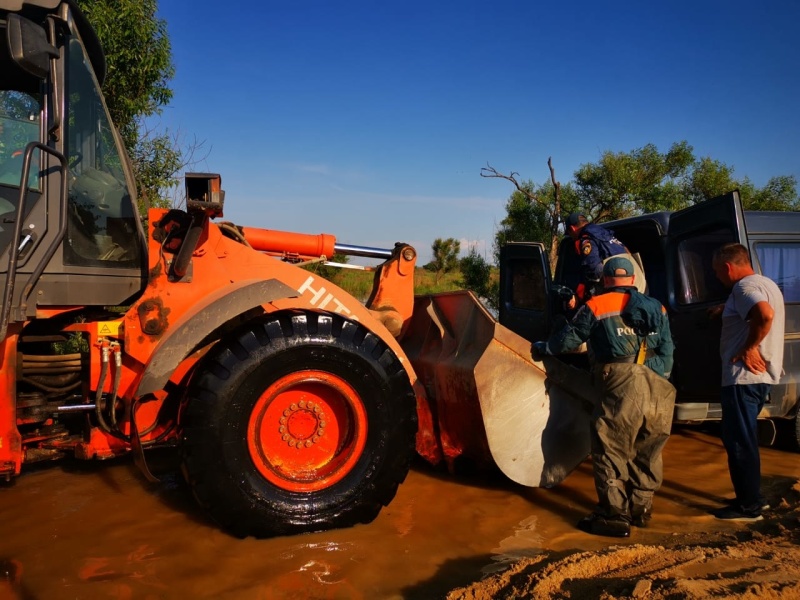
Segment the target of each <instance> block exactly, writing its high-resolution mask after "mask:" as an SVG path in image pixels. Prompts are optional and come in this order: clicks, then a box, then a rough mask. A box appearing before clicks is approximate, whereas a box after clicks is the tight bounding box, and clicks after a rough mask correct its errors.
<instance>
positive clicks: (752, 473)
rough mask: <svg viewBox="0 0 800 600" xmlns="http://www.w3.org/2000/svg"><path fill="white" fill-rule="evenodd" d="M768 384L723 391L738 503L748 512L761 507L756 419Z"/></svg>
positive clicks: (724, 433)
mask: <svg viewBox="0 0 800 600" xmlns="http://www.w3.org/2000/svg"><path fill="white" fill-rule="evenodd" d="M769 390H770V385H769V384H768V383H754V384H750V385H727V386H724V387H723V388H722V392H721V400H722V443H723V445H724V446H725V451H726V452H727V453H728V470H729V471H730V474H731V481H732V482H733V490H734V492H736V503H737V504H738V505H740V506H741V508H743V509H744V510H758V509H760V508H761V457H760V455H759V452H758V431H757V426H756V417H757V416H758V413H760V412H761V409H762V408H763V407H764V402H765V401H766V399H767V395H768V394H769Z"/></svg>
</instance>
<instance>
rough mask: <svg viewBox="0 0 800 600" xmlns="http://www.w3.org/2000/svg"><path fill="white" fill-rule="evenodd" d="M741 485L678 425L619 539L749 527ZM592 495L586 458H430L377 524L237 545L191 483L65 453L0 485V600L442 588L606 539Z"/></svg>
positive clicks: (795, 461)
mask: <svg viewBox="0 0 800 600" xmlns="http://www.w3.org/2000/svg"><path fill="white" fill-rule="evenodd" d="M762 461H763V474H764V482H765V492H766V494H767V496H768V497H769V494H770V490H771V489H775V488H776V486H779V485H783V484H784V483H785V481H787V480H789V479H792V480H796V479H798V478H800V459H799V457H798V455H797V454H794V453H790V452H785V451H781V450H775V449H762ZM730 493H731V490H730V483H729V481H728V475H727V468H726V460H725V453H724V450H723V449H722V446H721V444H720V442H719V440H718V439H717V438H716V437H714V436H712V435H709V434H706V433H702V432H699V431H696V430H692V429H682V430H678V431H676V432H675V434H674V435H673V436H672V438H671V440H670V442H669V443H668V445H667V448H666V451H665V482H664V487H663V488H662V490H661V492H660V493H659V494H658V495H657V496H656V501H655V506H654V512H655V516H654V519H653V521H652V526H651V527H650V528H648V529H647V530H636V531H635V532H634V534H633V535H632V536H631V538H630V539H629V540H622V541H621V542H620V541H616V540H614V541H613V543H614V544H616V545H618V546H625V545H626V544H658V543H661V542H663V541H664V540H669V539H670V538H671V537H672V536H676V535H683V534H686V533H702V532H709V533H713V532H719V531H724V530H730V529H731V528H735V529H740V528H741V527H742V526H741V525H731V524H729V523H723V522H720V521H716V520H715V519H714V518H713V517H711V516H710V514H709V513H708V511H709V510H711V509H713V508H716V507H718V506H719V505H720V503H721V501H722V500H723V499H724V498H726V497H728V496H730ZM594 502H595V496H594V488H593V482H592V474H591V465H590V464H589V462H588V461H587V462H584V463H583V464H581V465H580V466H579V468H578V469H577V470H576V471H575V472H574V473H572V474H571V475H570V476H569V477H568V478H567V479H566V480H565V481H564V482H563V483H562V484H560V485H559V486H557V487H556V488H553V489H549V490H545V489H527V488H522V487H521V486H518V485H516V484H513V483H511V482H509V481H508V480H505V479H504V478H502V477H501V476H495V477H480V478H479V477H474V476H473V477H465V476H462V477H453V476H449V475H446V474H441V473H436V472H433V471H432V470H430V469H428V468H426V467H425V466H424V465H419V466H417V467H415V468H414V469H412V471H411V473H409V476H408V478H407V480H406V482H405V483H404V484H403V485H402V486H401V487H400V490H399V492H398V494H397V497H396V498H395V500H394V501H393V502H392V504H391V505H390V506H389V507H388V508H385V509H384V510H383V511H382V512H381V514H380V516H379V517H378V518H377V519H376V520H375V521H374V522H373V523H371V524H369V525H362V526H358V527H354V528H351V529H347V530H339V531H332V532H325V533H316V534H308V535H303V536H295V537H284V538H276V539H269V540H255V539H245V540H238V539H235V538H232V537H230V536H228V535H226V534H224V533H222V532H221V531H219V530H217V529H216V528H215V527H214V526H213V525H212V524H210V523H209V522H207V521H206V520H205V518H204V517H203V515H202V514H200V513H199V512H198V510H197V509H196V508H195V506H194V503H193V500H192V499H191V498H190V497H189V495H188V493H187V491H186V489H185V488H184V487H183V485H182V484H180V482H179V480H178V479H177V478H174V479H172V480H171V483H167V484H162V485H157V486H151V485H149V484H147V483H146V482H145V481H144V480H143V479H142V478H141V477H140V476H139V474H138V472H137V471H136V469H135V467H134V466H133V464H132V463H131V462H129V461H119V462H114V463H105V464H95V463H92V464H83V463H75V462H64V463H59V464H56V465H53V466H51V467H50V468H47V469H37V470H35V471H31V472H27V473H23V475H22V476H21V477H20V478H18V479H17V480H16V481H15V482H14V483H13V484H11V485H9V486H3V487H1V488H0V520H1V521H2V523H3V525H2V535H1V536H0V598H5V597H11V598H24V599H30V598H79V599H82V598H86V599H102V598H113V599H120V600H121V599H128V598H134V599H135V598H186V597H193V598H211V597H213V598H232V599H238V598H242V599H245V598H246V599H253V598H257V599H272V598H275V599H294V598H298V599H299V598H309V599H338V598H343V599H344V598H346V599H359V598H365V599H367V598H369V599H376V598H377V599H380V598H391V599H394V598H410V599H423V598H424V599H430V598H443V597H444V596H445V595H446V594H447V592H448V591H449V590H451V589H453V588H456V587H459V586H465V585H467V584H469V583H470V582H473V581H476V580H477V579H480V578H481V577H483V576H487V575H491V574H492V573H495V572H497V571H500V570H502V569H504V568H506V567H507V565H508V564H510V563H511V562H513V561H516V560H518V559H520V558H531V557H536V556H537V555H539V554H540V553H543V552H545V551H567V550H570V551H572V550H584V551H595V550H601V549H603V548H605V547H607V546H608V545H609V544H610V543H611V541H610V540H608V539H603V538H595V537H590V536H587V535H585V534H583V533H581V532H580V531H578V530H577V529H575V527H574V525H575V522H576V521H577V520H578V519H579V518H580V517H581V516H583V515H584V514H585V513H587V512H589V511H590V510H591V509H592V507H593V505H594Z"/></svg>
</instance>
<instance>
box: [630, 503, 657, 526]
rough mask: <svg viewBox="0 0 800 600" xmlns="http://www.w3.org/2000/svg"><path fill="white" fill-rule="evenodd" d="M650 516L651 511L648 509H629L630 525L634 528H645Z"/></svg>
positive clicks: (651, 514)
mask: <svg viewBox="0 0 800 600" xmlns="http://www.w3.org/2000/svg"><path fill="white" fill-rule="evenodd" d="M652 516H653V511H652V510H651V509H649V508H644V507H643V506H633V507H631V525H633V526H634V527H640V528H644V527H647V523H648V521H650V519H651V518H652Z"/></svg>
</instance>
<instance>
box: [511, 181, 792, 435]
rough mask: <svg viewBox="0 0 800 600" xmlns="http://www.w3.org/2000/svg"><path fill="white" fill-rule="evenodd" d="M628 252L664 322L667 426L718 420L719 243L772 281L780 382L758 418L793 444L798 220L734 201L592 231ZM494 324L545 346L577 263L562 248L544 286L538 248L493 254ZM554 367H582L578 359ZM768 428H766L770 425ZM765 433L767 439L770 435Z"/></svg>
mask: <svg viewBox="0 0 800 600" xmlns="http://www.w3.org/2000/svg"><path fill="white" fill-rule="evenodd" d="M601 225H603V226H607V227H609V228H610V229H613V230H614V233H615V234H616V236H617V237H618V238H619V239H620V240H621V241H622V242H623V243H624V244H625V245H626V246H627V247H628V248H629V249H630V250H631V252H634V253H638V255H639V257H640V259H641V263H642V266H643V268H644V272H645V274H646V276H647V284H648V293H649V294H650V295H651V296H654V297H655V298H658V299H659V300H660V301H661V302H662V303H663V304H664V306H665V307H666V308H667V310H668V312H669V315H670V324H671V327H672V334H673V337H674V339H675V367H674V370H673V374H672V381H673V383H674V384H675V387H676V388H677V390H678V397H677V402H676V405H675V420H676V421H677V422H698V421H704V420H709V419H719V418H720V416H721V408H720V404H719V400H718V399H719V387H720V357H719V335H720V328H721V322H720V320H719V319H716V320H711V319H709V318H708V316H707V311H708V309H709V308H710V307H712V306H714V305H716V304H720V303H722V302H724V301H725V299H726V298H727V295H728V290H726V289H725V288H724V287H723V286H722V284H721V283H720V282H719V281H718V280H717V278H716V277H715V276H714V271H713V269H712V268H711V256H712V253H713V251H714V249H715V248H717V247H718V246H720V245H721V244H724V243H727V242H740V243H742V244H744V245H745V246H747V247H748V248H749V249H750V254H751V257H752V262H753V268H754V269H755V271H756V272H757V273H761V274H762V275H765V276H767V277H769V278H770V279H772V280H773V281H775V282H776V283H777V284H778V286H779V287H780V289H781V291H782V292H783V296H784V300H785V303H786V342H785V344H786V347H785V356H784V370H785V374H784V376H783V378H782V379H781V382H780V384H779V385H777V386H773V388H772V393H771V395H770V398H769V401H768V402H767V404H766V406H765V407H764V410H763V412H762V413H761V417H762V418H765V419H774V418H793V419H794V425H795V427H794V428H793V431H794V435H795V437H796V440H797V442H798V444H800V419H798V394H799V392H798V380H800V213H797V212H755V211H747V212H744V211H743V210H742V207H741V202H740V200H739V194H738V192H736V191H734V192H731V193H729V194H727V195H725V196H722V197H719V198H715V199H713V200H710V201H707V202H703V203H702V204H698V205H695V206H692V207H690V208H687V209H684V210H681V211H677V212H673V213H669V212H660V213H654V214H647V215H640V216H636V217H631V218H627V219H622V220H619V221H613V222H608V223H603V224H601ZM500 273H501V275H500V314H499V320H500V323H501V324H503V325H504V326H506V327H508V328H509V329H511V330H513V331H515V332H516V333H518V334H520V335H522V336H523V337H525V338H527V339H528V340H531V341H535V340H541V339H545V338H546V337H547V335H548V333H549V332H550V331H551V330H552V329H553V327H554V323H555V320H556V319H557V318H558V315H559V314H560V313H561V312H562V305H563V302H562V300H561V299H560V296H559V293H561V294H563V292H564V289H565V288H569V289H575V287H576V286H577V284H578V282H579V281H580V262H579V257H578V256H577V255H576V253H575V252H574V249H573V245H572V242H571V240H569V239H565V240H564V242H563V243H562V244H561V247H560V248H559V254H558V262H557V265H556V268H555V274H554V276H553V277H552V278H551V271H550V265H549V262H548V258H547V253H546V251H545V248H544V246H543V245H542V244H539V243H511V244H508V245H506V246H505V247H504V248H502V250H501V255H500ZM564 360H565V361H566V362H568V363H570V364H572V365H573V366H584V365H585V364H586V361H587V357H586V355H585V354H575V355H568V356H566V357H565V358H564ZM773 424H774V422H773ZM774 431H775V430H774V428H772V430H771V432H772V434H774Z"/></svg>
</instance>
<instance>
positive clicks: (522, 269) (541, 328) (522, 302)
mask: <svg viewBox="0 0 800 600" xmlns="http://www.w3.org/2000/svg"><path fill="white" fill-rule="evenodd" d="M551 288H552V280H551V275H550V263H549V261H548V258H547V252H546V251H545V247H544V244H542V243H540V242H510V243H508V244H506V245H504V246H503V247H502V248H500V310H499V320H500V324H501V325H503V326H505V327H507V328H508V329H510V330H512V331H513V332H514V333H516V334H518V335H521V336H522V337H524V338H526V339H527V340H529V341H532V342H533V341H537V340H544V339H547V336H548V333H549V331H550V327H551V323H552V319H553V312H552V302H551V300H550V297H551Z"/></svg>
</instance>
